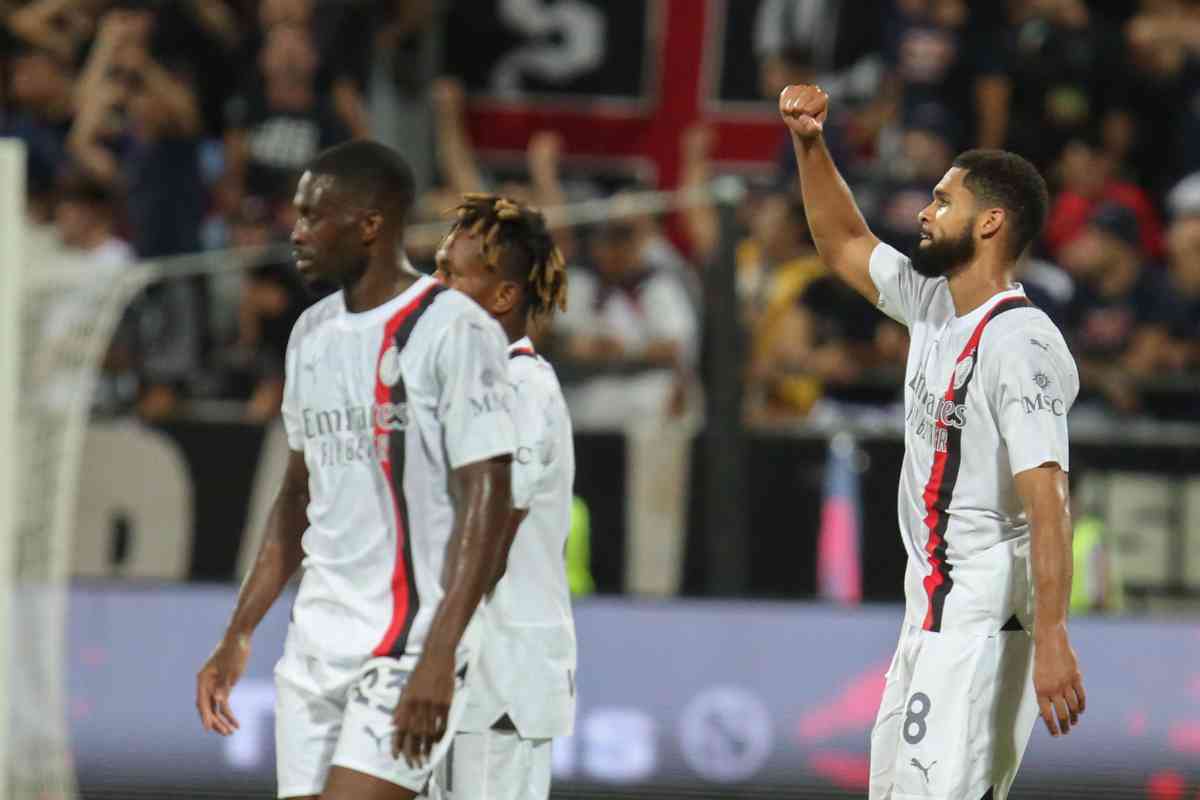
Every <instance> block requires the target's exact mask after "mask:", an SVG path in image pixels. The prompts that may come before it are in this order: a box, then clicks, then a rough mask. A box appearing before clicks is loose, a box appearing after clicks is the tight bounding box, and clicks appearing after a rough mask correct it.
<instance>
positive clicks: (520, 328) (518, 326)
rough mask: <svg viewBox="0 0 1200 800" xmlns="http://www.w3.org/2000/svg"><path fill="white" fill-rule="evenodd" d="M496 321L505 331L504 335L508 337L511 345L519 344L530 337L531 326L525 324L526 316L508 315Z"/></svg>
mask: <svg viewBox="0 0 1200 800" xmlns="http://www.w3.org/2000/svg"><path fill="white" fill-rule="evenodd" d="M496 321H497V322H499V323H500V327H501V328H503V329H504V335H505V336H507V337H508V343H509V344H512V343H513V342H519V341H521V340H522V339H524V338H525V337H526V336H528V335H529V332H528V328H529V326H528V325H527V324H526V322H525V315H524V314H515V313H513V314H506V315H504V316H503V317H500V318H499V319H498V320H496Z"/></svg>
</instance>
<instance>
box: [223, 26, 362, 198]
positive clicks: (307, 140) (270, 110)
mask: <svg viewBox="0 0 1200 800" xmlns="http://www.w3.org/2000/svg"><path fill="white" fill-rule="evenodd" d="M257 66H258V68H257V70H256V71H255V74H254V77H253V78H252V80H251V81H250V83H249V85H247V86H246V87H245V88H244V91H243V92H242V93H241V94H239V95H238V96H237V97H235V98H234V99H233V100H231V101H230V104H229V109H228V117H227V126H228V127H227V129H226V133H225V160H226V170H225V176H224V178H223V187H222V188H223V191H222V195H223V201H222V202H223V203H224V204H225V205H226V206H227V207H229V208H236V207H237V205H238V203H240V201H241V198H242V197H244V196H246V194H250V195H255V196H259V197H265V198H268V199H269V200H271V201H272V202H278V201H280V200H286V199H290V197H291V194H292V190H293V189H294V188H295V182H296V178H297V177H298V176H299V172H300V170H301V169H302V168H303V167H304V165H305V164H307V163H308V162H309V161H310V160H311V159H312V158H313V156H315V155H316V154H317V153H318V152H320V151H321V150H323V149H325V148H327V147H330V146H331V145H334V144H337V143H338V142H340V141H342V140H344V139H346V138H348V137H349V136H350V131H349V130H348V128H347V127H346V126H345V124H344V123H343V121H342V119H341V117H340V116H339V115H338V113H337V110H336V108H335V107H334V101H333V98H332V97H331V96H330V95H329V94H327V93H322V92H319V91H318V84H317V70H318V68H319V66H320V63H319V60H318V51H317V49H316V45H315V43H314V42H313V37H312V34H311V33H310V31H309V28H308V27H307V26H305V25H299V24H282V23H281V24H276V25H274V27H272V28H271V29H270V30H268V31H267V32H266V38H265V41H264V43H263V47H262V50H261V51H260V52H259V54H258V60H257Z"/></svg>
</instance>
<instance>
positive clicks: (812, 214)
mask: <svg viewBox="0 0 1200 800" xmlns="http://www.w3.org/2000/svg"><path fill="white" fill-rule="evenodd" d="M779 113H780V114H781V115H782V116H783V121H784V124H786V125H787V127H788V130H790V131H791V133H792V147H793V149H794V150H795V152H796V164H797V166H798V167H799V171H800V189H801V193H802V194H803V197H804V212H805V214H806V215H807V217H808V227H809V230H810V231H811V233H812V238H813V243H814V244H816V246H817V251H818V252H819V253H820V254H821V259H822V260H823V261H824V262H825V265H826V266H827V267H829V268H830V269H831V270H833V271H834V272H835V273H837V275H838V276H839V277H840V278H841V279H842V280H844V281H845V282H846V283H847V284H849V285H850V286H851V287H852V288H853V289H854V290H855V291H857V292H858V293H859V294H861V295H862V296H863V297H865V298H867V300H869V301H871V303H872V304H876V303H878V302H879V290H878V289H876V288H875V283H874V281H872V280H871V272H870V261H871V253H872V252H873V251H874V250H875V246H876V245H877V244H879V240H878V239H876V238H875V235H874V234H872V233H871V229H870V228H868V227H867V223H866V220H864V219H863V216H862V213H861V212H860V211H859V210H858V206H857V205H856V204H855V202H854V197H853V195H851V193H850V187H849V186H847V185H846V181H845V180H843V179H842V176H841V174H840V173H839V172H838V170H837V167H836V166H834V163H833V159H832V158H831V157H830V156H829V150H828V149H827V148H826V147H825V139H824V136H823V133H822V131H823V126H824V124H825V117H826V116H827V115H828V113H829V97H828V96H827V95H826V94H825V92H823V91H821V89H820V88H819V87H816V86H788V87H787V88H785V89H784V90H783V92H782V93H781V94H780V95H779Z"/></svg>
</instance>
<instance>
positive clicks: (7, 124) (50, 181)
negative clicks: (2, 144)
mask: <svg viewBox="0 0 1200 800" xmlns="http://www.w3.org/2000/svg"><path fill="white" fill-rule="evenodd" d="M74 81H75V75H74V70H73V69H72V68H71V66H70V62H69V61H67V60H65V59H64V58H63V57H62V56H61V55H58V54H56V53H55V52H53V51H51V50H47V49H44V48H41V47H38V46H35V45H19V46H18V48H17V50H16V51H15V52H14V53H13V54H12V57H11V58H10V60H9V74H8V98H7V99H8V104H7V109H6V111H7V113H6V114H5V115H4V122H3V126H2V127H0V135H3V136H7V137H12V138H15V139H20V140H21V141H22V142H24V143H25V147H26V152H27V153H28V156H27V161H26V170H27V177H26V180H27V182H28V184H27V190H28V194H29V197H30V200H31V204H30V211H31V213H32V214H33V216H35V217H36V218H37V219H39V220H42V221H47V220H49V218H50V216H51V213H52V203H51V194H52V189H53V188H54V183H55V181H56V180H57V179H58V177H59V174H60V171H61V168H62V165H63V164H64V163H65V162H66V161H67V157H66V156H67V135H68V134H69V133H70V130H71V120H72V118H73V116H74V106H73V91H74Z"/></svg>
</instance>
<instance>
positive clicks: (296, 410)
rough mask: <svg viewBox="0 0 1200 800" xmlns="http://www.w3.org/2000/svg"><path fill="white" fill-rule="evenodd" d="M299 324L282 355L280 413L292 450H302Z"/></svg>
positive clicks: (302, 427)
mask: <svg viewBox="0 0 1200 800" xmlns="http://www.w3.org/2000/svg"><path fill="white" fill-rule="evenodd" d="M299 327H300V323H299V322H297V323H296V326H295V327H294V328H292V335H291V337H289V339H288V345H287V351H286V353H285V354H284V365H283V402H282V404H281V405H280V411H281V414H282V416H283V430H284V432H285V433H287V441H288V447H289V448H291V449H292V450H303V449H304V423H303V411H302V410H301V409H302V407H303V404H302V403H301V401H300V380H301V375H300V373H301V366H300V335H299V333H298V330H299Z"/></svg>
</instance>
